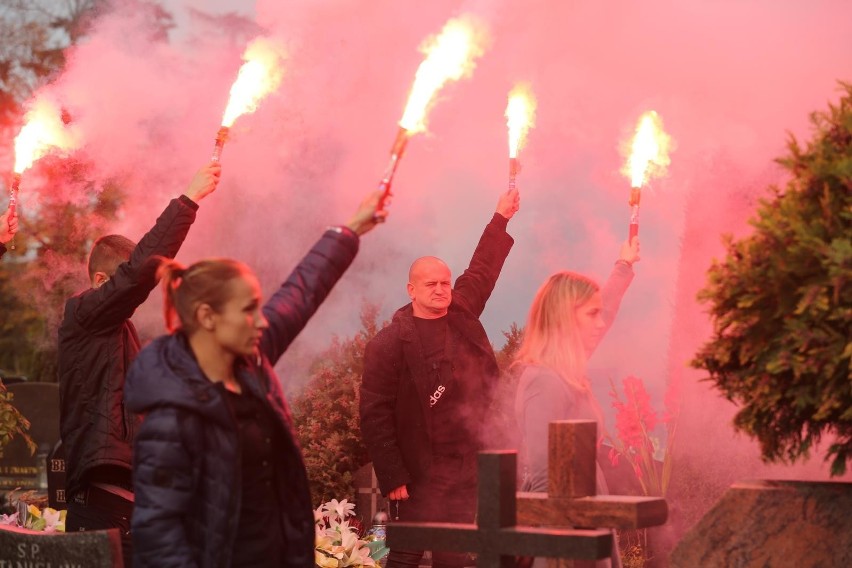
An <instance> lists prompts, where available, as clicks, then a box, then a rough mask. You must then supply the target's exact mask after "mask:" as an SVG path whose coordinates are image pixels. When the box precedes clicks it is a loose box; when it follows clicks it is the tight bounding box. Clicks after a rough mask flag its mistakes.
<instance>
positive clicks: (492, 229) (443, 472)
mask: <svg viewBox="0 0 852 568" xmlns="http://www.w3.org/2000/svg"><path fill="white" fill-rule="evenodd" d="M519 204H520V198H519V196H518V192H517V190H510V191H508V192H506V193H504V194H503V195H501V196H500V200H499V201H498V203H497V211H496V213H495V214H494V217H493V218H492V219H491V222H490V223H488V225H487V226H486V227H485V231H484V232H483V233H482V237H481V238H480V240H479V245H478V246H477V247H476V251H474V253H473V258H472V259H471V261H470V266H468V268H467V270H465V271H464V274H462V275H461V276H460V277H459V278H458V280H456V283H455V287H453V286H452V274H451V273H450V268H449V267H448V266H447V265H446V263H444V261H442V260H441V259H439V258H435V257H434V256H425V257H423V258H419V259H417V260H415V261H414V263H413V264H412V265H411V269H410V271H409V274H408V297H409V298H411V303H410V304H407V305H406V306H404V307H402V308H400V309H399V310H397V312H396V313H395V314H394V316H393V320H392V321H391V324H390V325H389V326H387V327H386V328H384V329H383V330H382V331H380V332H379V333H378V334H377V335H376V337H375V338H374V339H373V340H372V341H370V343H369V344H367V349H366V353H365V356H364V377H363V383H362V385H361V407H360V411H361V433H362V435H363V437H364V443H365V444H366V446H367V449H368V451H369V453H370V458H371V459H372V461H373V467H374V468H375V470H376V477H377V478H378V480H379V487H380V488H381V491H382V494H384V495H387V496H388V498H389V499H391V516H392V518H394V519H398V520H401V521H412V522H423V521H435V522H457V523H471V522H473V520H474V515H475V513H476V454H477V452H478V451H479V450H480V449H481V447H482V444H481V442H480V438H481V436H480V430H481V428H482V424H483V423H484V422H485V411H486V409H487V408H488V405H489V402H490V399H491V395H492V393H493V391H494V388H495V383H496V380H497V377H498V370H497V361H496V360H495V358H494V351H493V350H492V349H491V343H490V342H489V341H488V336H487V335H486V333H485V329H484V328H483V327H482V324H481V323H480V321H479V316H480V315H481V314H482V312H483V310H484V309H485V303H486V302H487V301H488V298H489V297H490V296H491V291H492V290H493V289H494V286H495V284H496V283H497V278H498V277H499V276H500V270H501V269H502V268H503V263H504V262H505V260H506V257H507V256H508V255H509V250H510V249H511V248H512V244H513V243H514V240H513V239H512V237H510V236H509V235H508V233H506V225H507V224H508V222H509V219H511V218H512V216H513V215H514V214H515V213H516V212H517V211H518V207H519ZM422 556H423V551H422V550H420V551H404V550H397V549H396V548H394V549H392V550H391V553H390V555H389V557H388V563H387V567H386V568H400V567H412V568H413V567H416V566H418V565H419V563H420V559H421V557H422ZM469 560H470V559H469V558H468V557H467V556H466V555H460V554H448V553H436V554H434V555H433V561H432V563H433V566H435V567H436V568H442V567H454V566H464V565H466V564H469V563H470V562H469Z"/></svg>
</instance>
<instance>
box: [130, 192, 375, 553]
mask: <svg viewBox="0 0 852 568" xmlns="http://www.w3.org/2000/svg"><path fill="white" fill-rule="evenodd" d="M380 197H381V192H375V193H373V194H371V195H370V196H369V197H367V198H366V199H365V200H364V201H363V202H362V203H361V205H360V207H359V209H358V210H357V212H356V213H355V215H354V216H353V217H352V219H351V220H350V221H349V222H348V223H347V224H346V225H344V226H340V227H332V228H330V229H328V230H327V231H326V232H325V233H324V234H323V235H322V237H321V238H320V239H319V241H318V242H317V243H316V244H315V245H314V246H313V248H311V250H310V251H308V253H307V255H306V256H305V257H304V258H303V259H302V261H301V262H300V263H299V264H298V265H297V266H296V268H295V269H294V270H293V272H292V273H291V274H290V276H289V277H288V278H287V280H286V281H285V282H284V284H283V285H282V286H281V287H280V288H279V290H278V291H277V292H276V293H275V294H273V295H272V297H271V298H270V299H269V301H267V302H266V303H265V304H263V303H262V302H261V297H260V286H259V284H258V281H257V278H256V277H255V276H254V275H253V274H252V272H251V270H250V269H249V268H248V267H247V266H245V265H244V264H242V263H240V262H238V261H235V260H230V259H208V260H202V261H199V262H196V263H194V264H192V265H191V266H189V267H187V268H184V267H182V266H181V265H179V264H178V263H176V262H174V261H166V262H165V264H164V265H163V266H162V267H161V272H162V276H163V288H164V290H165V295H166V300H165V309H166V325H167V327H168V328H169V329H170V331H172V333H171V335H167V336H163V337H160V338H158V339H156V340H155V341H154V342H153V343H151V344H150V345H149V346H147V347H145V348H144V349H143V350H142V351H141V353H140V354H139V356H138V357H137V359H136V361H135V362H134V363H133V365H132V366H131V369H130V372H129V374H128V377H127V386H126V393H125V396H126V400H127V404H128V408H129V409H130V410H132V411H133V412H137V413H142V414H143V415H144V418H143V421H142V424H141V426H140V428H139V432H138V434H137V436H136V442H135V446H134V461H133V482H134V489H135V494H136V503H135V509H134V512H133V519H132V531H131V532H132V537H133V555H134V556H133V558H134V566H156V567H158V568H159V567H169V566H175V567H181V568H186V567H213V566H223V567H233V566H253V567H261V566H269V567H273V566H274V567H281V566H285V567H286V566H293V567H300V568H309V567H311V566H313V565H314V551H313V549H314V518H313V507H312V505H311V500H310V491H309V487H308V479H307V473H306V471H305V466H304V463H303V461H302V456H301V452H300V450H299V447H298V444H297V441H296V436H295V432H294V431H293V426H292V422H291V419H290V411H289V409H288V406H287V402H286V400H285V399H284V396H283V394H282V390H281V385H280V384H279V381H278V378H277V377H276V375H275V372H274V371H273V366H274V365H275V363H276V361H278V359H279V357H281V355H282V354H283V353H284V351H285V350H286V349H287V347H288V346H289V345H290V343H291V342H292V341H293V339H295V337H296V336H297V335H298V334H299V332H300V331H301V330H302V328H304V327H305V325H306V324H307V323H308V320H309V319H310V318H311V316H313V314H314V312H316V310H317V309H318V308H319V306H320V305H321V304H322V302H323V300H325V298H326V296H327V295H328V294H329V292H330V291H331V289H332V287H333V286H334V284H335V283H336V282H337V281H338V280H339V279H340V277H341V276H342V275H343V273H344V272H345V271H346V269H347V268H348V267H349V265H350V264H351V263H352V260H353V259H354V258H355V254H356V253H357V252H358V245H359V240H360V235H362V234H364V233H366V232H367V231H369V230H371V229H372V228H373V227H374V226H375V225H376V223H377V222H380V221H381V220H383V219H384V217H385V215H386V213H385V212H384V211H377V208H378V207H379V201H380ZM175 320H177V322H178V323H177V325H175V324H174V322H175Z"/></svg>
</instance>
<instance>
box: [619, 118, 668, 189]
mask: <svg viewBox="0 0 852 568" xmlns="http://www.w3.org/2000/svg"><path fill="white" fill-rule="evenodd" d="M671 141H672V140H671V137H670V136H669V135H668V134H666V133H665V132H664V131H663V121H662V119H660V115H658V114H657V113H656V112H654V111H653V110H649V111H648V112H646V113H645V114H643V115H642V116H641V117H640V118H639V124H638V125H637V126H636V134H635V135H634V136H633V141H632V142H631V144H630V157H629V158H628V159H627V163H626V164H625V165H624V168H623V169H622V170H621V171H622V173H623V174H625V175H626V176H627V177H629V178H630V187H633V188H641V187H642V186H643V185H645V182H646V181H648V179H650V178H651V177H659V176H662V175H665V173H666V168H667V167H668V165H669V163H670V160H669V148H670V146H671Z"/></svg>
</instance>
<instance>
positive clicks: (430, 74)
mask: <svg viewBox="0 0 852 568" xmlns="http://www.w3.org/2000/svg"><path fill="white" fill-rule="evenodd" d="M484 41H485V32H484V28H483V27H482V24H481V23H479V22H477V21H476V20H475V19H474V18H472V17H471V16H467V15H465V16H460V17H458V18H453V19H451V20H449V21H448V22H447V23H446V24H445V25H444V28H443V29H442V30H441V33H440V34H439V35H438V36H436V37H430V38H429V39H427V40H426V41H425V42H424V43H423V45H421V46H420V51H422V52H423V53H424V54H425V55H426V58H425V59H424V60H423V61H422V62H421V63H420V66H419V67H418V68H417V74H416V76H415V79H414V84H413V85H412V87H411V92H410V93H409V96H408V102H407V103H406V105H405V111H404V112H403V116H402V119H401V120H400V121H399V130H398V131H397V134H396V140H395V141H394V143H393V146H392V147H391V155H390V160H389V162H388V165H387V167H386V168H385V173H384V175H383V176H382V180H381V182H380V183H379V189H380V190H381V191H382V197H381V201H380V202H379V207H378V210H381V209H383V208H384V206H385V205H386V202H387V200H388V198H389V197H390V196H391V184H392V182H393V176H394V174H395V173H396V168H397V166H398V165H399V160H400V158H402V154H403V152H404V151H405V146H406V144H407V143H408V139H409V138H410V137H411V136H412V135H414V134H417V133H418V132H422V131H423V130H425V129H426V124H425V121H426V114H427V112H428V109H429V106H430V105H431V103H432V102H433V100H434V97H435V94H436V93H437V92H438V91H439V90H440V89H441V87H442V86H443V85H444V84H445V83H447V82H448V81H451V80H453V81H455V80H458V79H460V78H462V77H464V76H467V75H470V73H471V72H472V71H473V67H474V64H475V60H476V58H477V57H479V56H480V55H482V53H483V51H484V48H483V47H482V45H483V43H484Z"/></svg>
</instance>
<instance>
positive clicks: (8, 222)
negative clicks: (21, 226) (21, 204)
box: [0, 209, 18, 258]
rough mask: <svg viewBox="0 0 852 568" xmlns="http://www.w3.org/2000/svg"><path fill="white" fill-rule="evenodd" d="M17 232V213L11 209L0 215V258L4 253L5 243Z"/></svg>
mask: <svg viewBox="0 0 852 568" xmlns="http://www.w3.org/2000/svg"><path fill="white" fill-rule="evenodd" d="M17 232H18V214H17V212H15V211H12V210H11V209H7V210H6V212H5V213H3V214H2V215H0V258H3V255H4V254H6V243H8V242H9V241H11V240H12V237H14V236H15V233H17Z"/></svg>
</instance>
